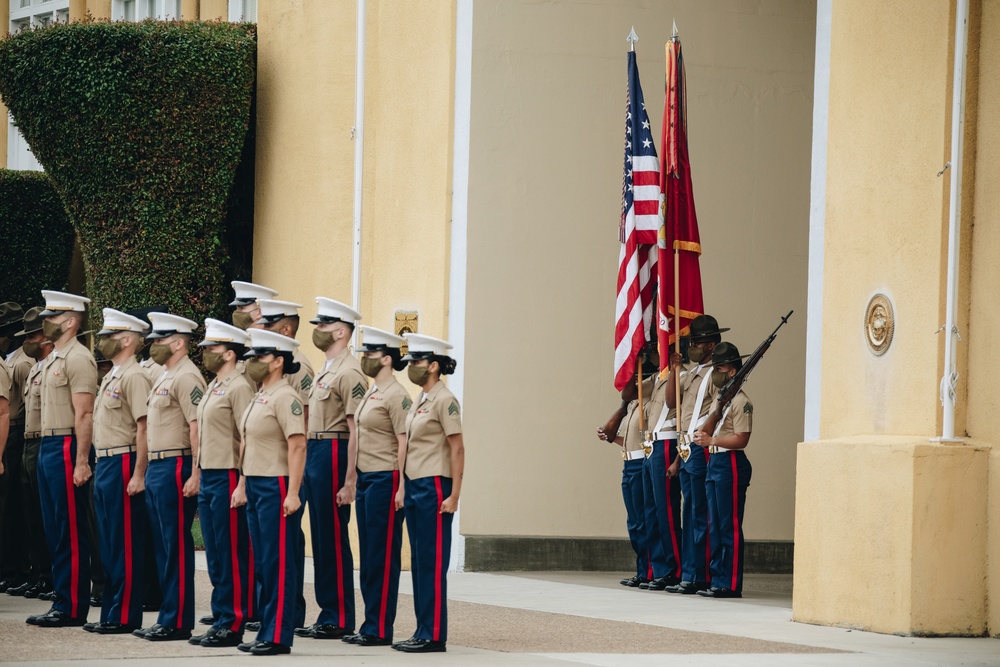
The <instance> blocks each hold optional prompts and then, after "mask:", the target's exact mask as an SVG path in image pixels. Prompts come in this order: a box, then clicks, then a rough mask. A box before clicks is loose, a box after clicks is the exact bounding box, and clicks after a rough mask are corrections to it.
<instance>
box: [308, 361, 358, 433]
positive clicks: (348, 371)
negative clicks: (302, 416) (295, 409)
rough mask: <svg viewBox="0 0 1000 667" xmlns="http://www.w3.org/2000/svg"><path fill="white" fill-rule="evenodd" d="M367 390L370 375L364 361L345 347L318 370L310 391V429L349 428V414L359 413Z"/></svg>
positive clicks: (334, 429)
mask: <svg viewBox="0 0 1000 667" xmlns="http://www.w3.org/2000/svg"><path fill="white" fill-rule="evenodd" d="M367 393H368V377H367V376H366V375H365V374H364V373H363V372H362V371H361V363H360V362H359V361H358V360H357V359H356V358H355V357H354V355H352V354H351V353H350V350H346V349H345V350H343V351H342V352H340V354H338V355H337V356H335V357H334V358H333V359H331V360H330V365H329V366H328V367H327V368H326V369H324V370H322V371H320V372H319V374H317V375H316V377H315V378H314V381H313V386H312V389H311V390H310V392H309V430H310V431H342V432H345V433H346V432H347V417H348V415H354V414H356V413H357V409H358V403H360V402H361V399H362V398H364V397H365V394H367Z"/></svg>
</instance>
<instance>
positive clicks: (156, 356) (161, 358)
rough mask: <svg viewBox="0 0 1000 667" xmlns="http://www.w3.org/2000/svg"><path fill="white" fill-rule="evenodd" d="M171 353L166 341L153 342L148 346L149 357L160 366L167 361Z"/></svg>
mask: <svg viewBox="0 0 1000 667" xmlns="http://www.w3.org/2000/svg"><path fill="white" fill-rule="evenodd" d="M173 355H174V353H173V352H172V351H171V350H170V346H169V345H167V344H166V343H153V344H152V345H150V346H149V358H150V359H152V360H153V361H155V362H156V363H158V364H159V365H161V366H162V365H163V364H165V363H167V361H168V360H169V359H170V357H172V356H173Z"/></svg>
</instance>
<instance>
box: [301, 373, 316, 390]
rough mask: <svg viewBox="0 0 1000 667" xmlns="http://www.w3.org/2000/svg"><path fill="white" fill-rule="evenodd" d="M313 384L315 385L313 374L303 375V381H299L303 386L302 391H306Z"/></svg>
mask: <svg viewBox="0 0 1000 667" xmlns="http://www.w3.org/2000/svg"><path fill="white" fill-rule="evenodd" d="M312 385H313V379H312V376H311V375H303V376H302V382H300V383H299V386H300V387H301V388H302V391H305V390H307V389H309V387H311V386H312Z"/></svg>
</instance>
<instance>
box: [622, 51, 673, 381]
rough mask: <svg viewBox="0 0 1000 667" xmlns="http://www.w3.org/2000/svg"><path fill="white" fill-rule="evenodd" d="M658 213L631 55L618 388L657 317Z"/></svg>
mask: <svg viewBox="0 0 1000 667" xmlns="http://www.w3.org/2000/svg"><path fill="white" fill-rule="evenodd" d="M662 224H663V216H662V214H661V212H660V163H659V160H657V158H656V147H655V146H653V133H652V131H651V130H650V127H649V115H648V114H647V113H646V105H645V103H644V102H643V100H642V87H641V86H640V85H639V68H638V66H637V65H636V62H635V52H634V51H630V52H629V54H628V101H627V104H626V113H625V165H624V176H623V178H622V215H621V222H620V223H619V241H621V244H622V246H621V253H620V255H619V260H618V299H617V301H616V303H615V388H616V389H618V390H619V391H621V390H622V389H623V388H624V387H625V385H627V384H628V383H629V381H630V380H631V379H632V375H633V374H634V373H635V369H636V358H637V357H638V356H639V351H640V350H641V349H642V346H643V344H645V342H646V339H647V332H648V331H649V325H650V322H651V321H652V317H653V287H654V285H655V282H656V280H655V276H656V241H657V235H658V234H659V231H660V227H661V226H662Z"/></svg>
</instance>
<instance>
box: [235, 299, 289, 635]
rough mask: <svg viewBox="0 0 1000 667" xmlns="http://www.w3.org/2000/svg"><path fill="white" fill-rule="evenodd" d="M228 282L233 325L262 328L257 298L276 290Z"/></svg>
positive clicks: (243, 365)
mask: <svg viewBox="0 0 1000 667" xmlns="http://www.w3.org/2000/svg"><path fill="white" fill-rule="evenodd" d="M230 284H231V285H232V286H233V292H234V293H235V298H234V299H233V300H232V302H231V303H230V304H229V305H230V306H232V307H233V308H234V310H233V326H235V327H237V328H240V329H243V330H244V331H247V330H249V329H260V328H263V327H261V326H260V325H259V324H257V320H259V319H260V304H258V303H257V300H258V299H273V298H274V297H276V296H278V292H277V290H273V289H271V288H270V287H265V286H264V285H257V284H255V283H248V282H244V281H242V280H234V281H233V282H232V283H230ZM236 370H237V372H239V374H240V375H246V372H247V360H246V359H240V360H238V361H237V362H236ZM252 623H253V625H254V627H253V628H249V629H259V624H257V622H256V621H253V622H252Z"/></svg>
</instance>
